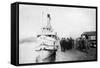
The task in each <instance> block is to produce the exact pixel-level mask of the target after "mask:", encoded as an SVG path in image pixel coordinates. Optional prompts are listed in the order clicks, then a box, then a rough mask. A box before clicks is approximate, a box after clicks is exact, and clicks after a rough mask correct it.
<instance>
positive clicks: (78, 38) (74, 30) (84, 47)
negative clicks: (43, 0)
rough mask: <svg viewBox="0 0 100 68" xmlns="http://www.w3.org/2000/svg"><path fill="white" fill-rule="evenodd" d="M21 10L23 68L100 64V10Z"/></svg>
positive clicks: (34, 6) (32, 6)
mask: <svg viewBox="0 0 100 68" xmlns="http://www.w3.org/2000/svg"><path fill="white" fill-rule="evenodd" d="M18 7H19V8H18V13H19V15H18V18H19V19H18V20H19V21H18V29H19V30H18V31H19V32H18V34H19V35H18V36H19V37H18V42H19V43H18V45H17V46H18V50H19V51H18V54H19V55H18V63H19V64H34V63H35V64H36V63H37V64H38V63H57V62H74V61H76V62H77V61H93V60H94V61H96V60H97V31H96V30H97V29H96V28H97V27H96V23H97V22H96V20H97V19H96V14H97V13H96V12H97V11H96V7H91V6H90V7H86V6H85V7H84V6H83V7H80V6H79V7H78V6H76V7H73V6H65V7H64V6H53V5H49V6H48V5H37V4H19V6H18Z"/></svg>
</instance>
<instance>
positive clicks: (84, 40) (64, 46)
mask: <svg viewBox="0 0 100 68" xmlns="http://www.w3.org/2000/svg"><path fill="white" fill-rule="evenodd" d="M89 44H90V43H89V41H88V37H87V36H86V35H82V36H81V37H80V38H77V39H75V40H74V39H72V38H71V37H70V38H62V39H61V41H60V45H61V51H63V52H65V51H66V50H70V49H73V48H76V49H78V50H80V51H84V52H87V50H88V49H89Z"/></svg>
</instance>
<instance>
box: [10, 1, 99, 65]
mask: <svg viewBox="0 0 100 68" xmlns="http://www.w3.org/2000/svg"><path fill="white" fill-rule="evenodd" d="M20 4H24V5H40V6H57V7H76V8H91V9H96V44H97V47H96V59H95V60H77V61H61V62H48V63H47V62H46V63H24V64H19V5H20ZM13 5H15V6H16V7H14V8H15V10H13V11H14V12H16V13H14V14H13V13H12V12H13V11H12V9H11V64H12V65H15V66H23V65H44V64H59V63H76V62H91V61H98V49H97V48H98V34H97V33H98V27H97V26H98V7H97V6H81V5H62V4H48V3H30V2H14V3H12V4H11V8H12V6H13ZM12 14H13V15H14V16H15V17H13V16H12ZM12 19H14V20H13V21H12ZM13 22H15V23H13ZM12 23H13V24H14V26H16V28H13V27H12V26H13V24H12ZM13 30H15V33H14V32H13ZM13 34H15V35H14V36H15V37H16V38H13V37H12V35H13ZM12 40H13V41H14V42H16V43H13V42H12ZM12 43H13V44H12ZM14 44H15V45H14ZM13 49H15V50H13ZM12 51H14V53H15V54H14V53H12ZM12 56H13V57H14V58H13V59H12Z"/></svg>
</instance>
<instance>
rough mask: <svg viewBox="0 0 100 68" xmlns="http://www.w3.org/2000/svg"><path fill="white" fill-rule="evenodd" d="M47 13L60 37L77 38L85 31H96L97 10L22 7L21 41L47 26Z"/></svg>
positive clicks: (20, 12)
mask: <svg viewBox="0 0 100 68" xmlns="http://www.w3.org/2000/svg"><path fill="white" fill-rule="evenodd" d="M47 13H49V14H50V15H51V20H52V21H51V25H52V27H53V28H54V31H55V32H57V33H58V35H59V37H61V36H66V37H69V36H70V37H72V38H77V37H79V36H80V35H81V34H82V33H83V32H85V31H95V30H96V29H95V28H96V19H95V15H96V10H95V9H91V8H75V7H54V6H39V5H20V7H19V39H22V38H25V37H31V36H34V35H36V34H38V33H39V31H40V28H41V27H43V26H45V25H46V24H47V16H46V15H47Z"/></svg>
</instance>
